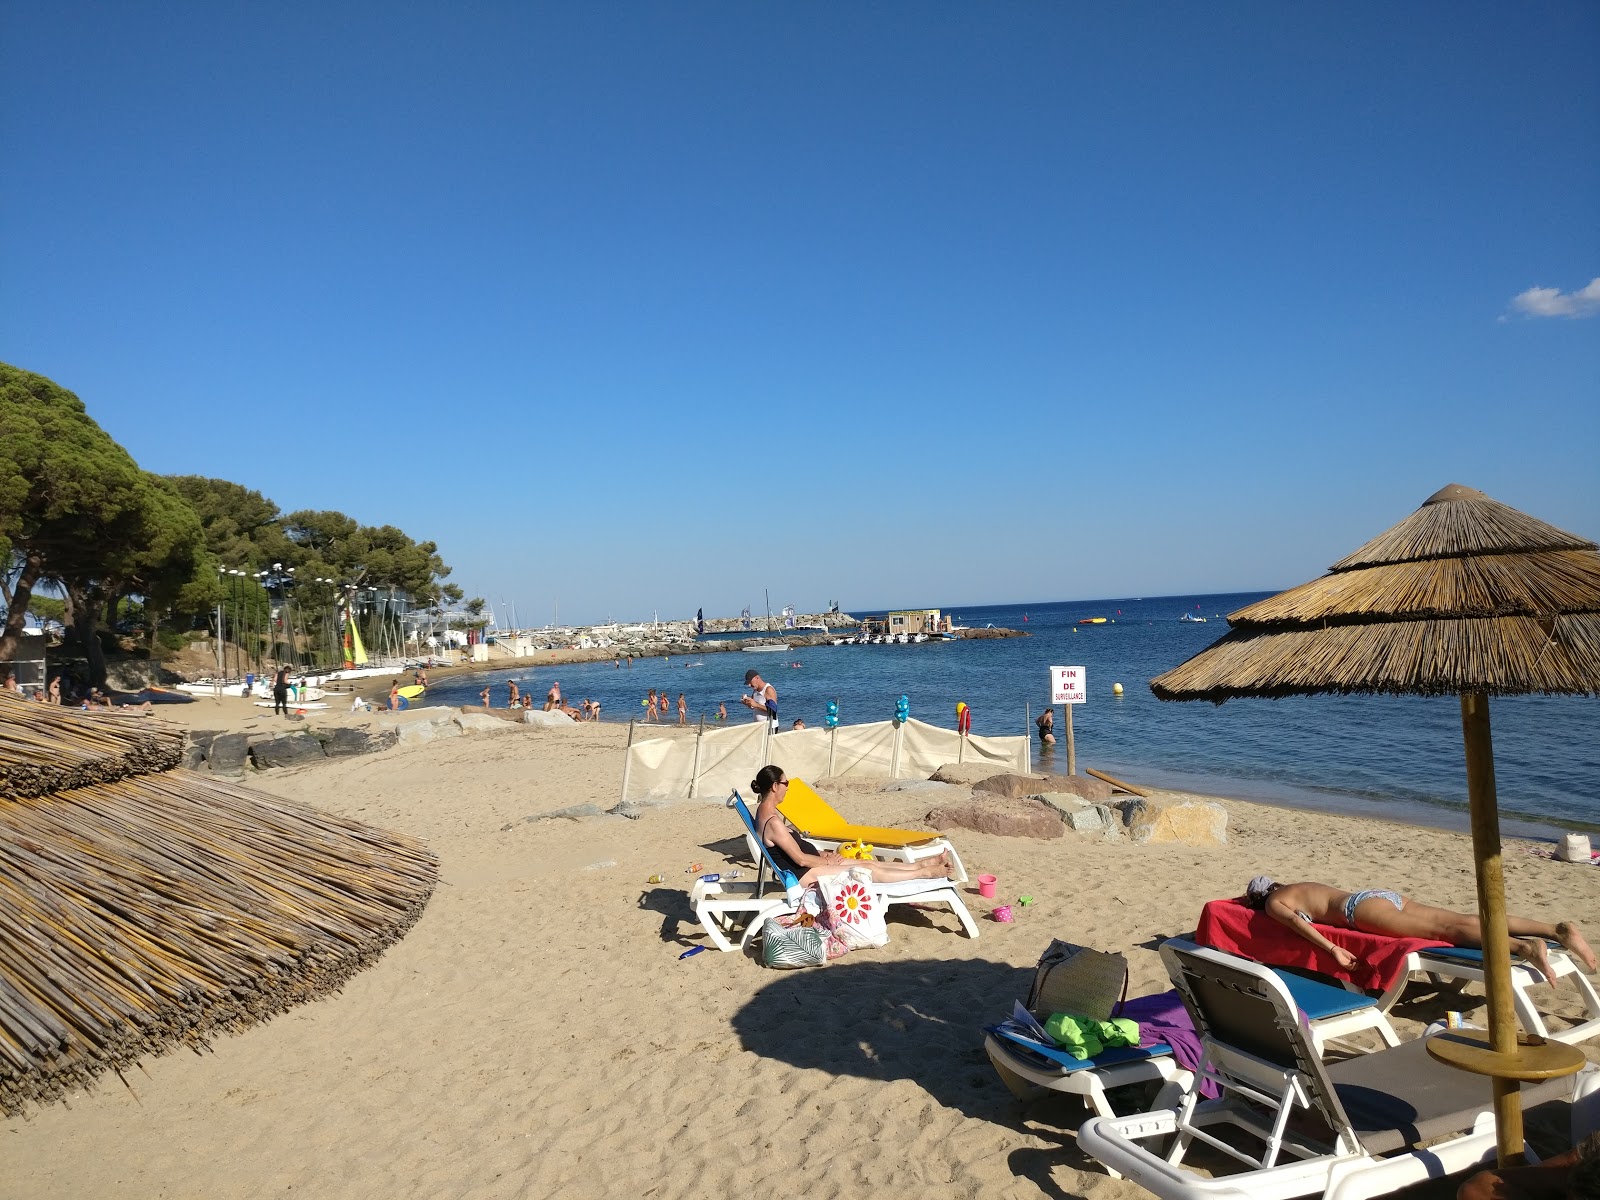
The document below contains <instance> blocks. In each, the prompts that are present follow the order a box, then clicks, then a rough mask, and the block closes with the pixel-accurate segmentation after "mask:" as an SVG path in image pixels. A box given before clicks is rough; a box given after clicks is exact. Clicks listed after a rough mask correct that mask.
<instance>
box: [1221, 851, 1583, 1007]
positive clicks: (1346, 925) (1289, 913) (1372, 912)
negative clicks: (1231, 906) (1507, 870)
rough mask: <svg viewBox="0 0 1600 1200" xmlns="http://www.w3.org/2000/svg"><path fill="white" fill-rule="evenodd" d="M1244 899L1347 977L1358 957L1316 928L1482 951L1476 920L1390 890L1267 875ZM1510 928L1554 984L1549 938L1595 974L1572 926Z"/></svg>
mask: <svg viewBox="0 0 1600 1200" xmlns="http://www.w3.org/2000/svg"><path fill="white" fill-rule="evenodd" d="M1244 899H1245V903H1246V904H1248V905H1249V906H1250V907H1251V908H1254V909H1259V910H1264V911H1265V912H1266V914H1267V915H1268V916H1270V917H1271V918H1272V919H1273V920H1274V921H1277V922H1278V923H1279V924H1280V925H1287V926H1288V927H1289V928H1290V929H1292V930H1294V931H1295V932H1296V933H1298V934H1299V935H1300V936H1301V937H1303V938H1305V940H1306V941H1308V942H1310V943H1311V944H1312V945H1313V946H1315V947H1317V949H1319V950H1321V951H1323V952H1324V953H1326V954H1328V955H1330V956H1331V957H1332V958H1333V960H1334V961H1335V962H1337V963H1338V964H1339V965H1340V966H1341V967H1343V968H1344V969H1345V970H1346V971H1348V970H1349V969H1350V968H1351V967H1353V966H1355V962H1356V956H1355V955H1353V954H1351V953H1350V951H1348V950H1345V949H1343V948H1342V947H1340V946H1335V945H1334V944H1333V943H1332V942H1330V941H1329V940H1328V939H1327V938H1325V937H1323V936H1322V934H1320V933H1318V932H1317V931H1316V930H1315V929H1313V928H1312V923H1313V922H1315V923H1316V924H1318V925H1332V926H1333V927H1334V928H1336V929H1359V930H1361V931H1362V932H1364V933H1380V934H1384V935H1385V936H1388V937H1404V938H1426V939H1428V940H1429V941H1435V942H1449V943H1450V944H1451V945H1452V946H1470V947H1472V948H1474V949H1479V950H1481V949H1482V948H1483V930H1482V928H1481V927H1480V926H1479V924H1478V918H1477V917H1469V916H1468V915H1467V914H1465V913H1458V912H1451V911H1450V910H1449V909H1447V908H1432V907H1430V906H1428V905H1426V904H1418V903H1417V902H1416V901H1415V900H1407V899H1406V898H1405V897H1404V896H1402V895H1401V894H1400V893H1399V892H1391V891H1389V890H1388V889H1386V888H1368V889H1367V890H1365V891H1359V892H1345V891H1341V890H1340V889H1338V888H1336V887H1330V886H1329V885H1328V884H1326V883H1274V882H1273V881H1272V880H1271V879H1269V878H1267V877H1266V876H1265V875H1257V876H1256V877H1255V878H1254V879H1252V880H1251V881H1250V884H1249V886H1248V887H1247V888H1246V889H1245V895H1244ZM1506 925H1507V926H1508V928H1509V929H1510V931H1511V949H1512V950H1513V951H1514V952H1515V953H1517V954H1520V955H1521V956H1522V957H1523V958H1525V959H1527V960H1528V962H1529V963H1530V964H1532V966H1533V968H1534V969H1535V970H1536V971H1538V972H1539V974H1540V975H1541V976H1543V977H1544V978H1545V979H1546V980H1548V981H1549V982H1551V983H1554V982H1555V973H1554V972H1553V971H1552V970H1551V968H1550V956H1549V955H1548V954H1547V953H1546V952H1545V940H1546V939H1547V938H1548V939H1551V940H1554V941H1557V942H1560V943H1561V944H1562V945H1563V946H1564V947H1566V949H1567V952H1568V953H1570V954H1573V955H1576V956H1577V958H1578V959H1579V961H1581V962H1582V963H1583V966H1584V969H1585V970H1586V971H1590V972H1592V971H1593V970H1594V969H1595V958H1594V951H1592V950H1590V949H1589V943H1588V942H1586V941H1584V939H1583V934H1581V933H1579V932H1578V927H1577V926H1576V925H1574V924H1573V923H1572V922H1571V921H1562V922H1561V923H1560V924H1557V925H1547V924H1545V922H1543V921H1529V920H1526V919H1524V918H1522V917H1508V918H1507V919H1506Z"/></svg>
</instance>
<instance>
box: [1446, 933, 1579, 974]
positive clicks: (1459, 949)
mask: <svg viewBox="0 0 1600 1200" xmlns="http://www.w3.org/2000/svg"><path fill="white" fill-rule="evenodd" d="M1544 944H1545V945H1546V946H1549V947H1550V948H1551V949H1552V950H1559V949H1560V948H1561V943H1560V942H1552V941H1550V940H1549V939H1548V938H1546V939H1545V943H1544ZM1418 953H1420V954H1421V955H1422V957H1423V958H1447V959H1450V960H1451V961H1452V962H1459V963H1471V964H1473V965H1474V966H1481V965H1482V964H1483V951H1482V950H1479V949H1476V948H1474V947H1472V946H1429V947H1428V948H1427V949H1426V950H1421V951H1419V952H1418ZM1515 965H1516V966H1519V967H1527V968H1528V970H1530V971H1531V970H1533V967H1532V965H1531V964H1529V963H1526V962H1523V961H1522V960H1521V959H1518V960H1517V961H1516V963H1515Z"/></svg>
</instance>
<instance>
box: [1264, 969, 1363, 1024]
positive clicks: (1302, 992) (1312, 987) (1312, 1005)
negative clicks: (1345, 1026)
mask: <svg viewBox="0 0 1600 1200" xmlns="http://www.w3.org/2000/svg"><path fill="white" fill-rule="evenodd" d="M1272 970H1273V973H1274V974H1275V975H1277V977H1278V978H1279V979H1281V980H1283V985H1284V986H1285V987H1286V988H1288V989H1289V995H1291V996H1293V997H1294V1002H1295V1004H1296V1005H1297V1006H1298V1007H1299V1009H1300V1011H1301V1012H1303V1013H1304V1014H1305V1015H1306V1017H1307V1019H1308V1020H1312V1021H1320V1020H1321V1019H1322V1018H1323V1017H1333V1016H1338V1015H1339V1014H1340V1013H1350V1012H1355V1011H1356V1010H1357V1009H1362V1008H1371V1007H1373V1006H1374V1005H1376V1004H1377V1003H1378V1002H1377V1001H1376V1000H1374V999H1373V998H1372V997H1371V996H1368V995H1365V994H1363V993H1361V992H1347V991H1345V990H1344V988H1341V987H1334V986H1333V985H1332V984H1331V983H1318V982H1317V981H1316V980H1315V979H1307V978H1306V977H1305V976H1303V975H1296V974H1294V973H1293V972H1292V971H1279V970H1277V969H1276V968H1272Z"/></svg>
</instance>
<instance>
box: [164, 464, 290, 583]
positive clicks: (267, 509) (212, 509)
mask: <svg viewBox="0 0 1600 1200" xmlns="http://www.w3.org/2000/svg"><path fill="white" fill-rule="evenodd" d="M167 482H168V483H170V484H171V485H172V486H173V487H174V488H176V489H177V491H178V493H179V494H180V495H181V496H183V498H184V499H185V500H187V501H188V502H189V505H190V507H192V508H193V509H194V511H195V513H196V514H197V515H198V516H199V518H200V527H201V529H202V531H203V532H204V534H205V540H206V549H207V550H208V551H210V553H211V557H212V558H214V559H216V560H217V562H219V563H221V564H222V565H223V566H225V567H239V568H244V569H247V570H252V571H259V570H262V569H264V568H267V567H271V566H272V565H273V563H279V562H281V563H283V564H284V565H285V566H295V565H296V562H295V557H294V549H295V548H294V546H293V545H292V544H291V543H290V541H289V539H288V538H287V537H286V536H285V534H284V530H283V520H282V514H281V513H280V512H279V511H278V506H277V505H276V504H274V503H273V502H272V501H271V500H269V499H267V498H266V497H265V496H263V495H262V494H261V493H260V492H257V491H252V490H251V489H249V488H246V487H241V486H240V485H239V484H237V483H229V482H228V481H227V480H226V479H207V478H205V477H204V476H201V475H169V476H167Z"/></svg>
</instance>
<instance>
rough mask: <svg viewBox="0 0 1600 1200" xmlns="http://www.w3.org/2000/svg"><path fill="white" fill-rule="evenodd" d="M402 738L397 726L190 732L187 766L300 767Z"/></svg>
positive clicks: (234, 770)
mask: <svg viewBox="0 0 1600 1200" xmlns="http://www.w3.org/2000/svg"><path fill="white" fill-rule="evenodd" d="M397 741H399V735H398V733H397V732H396V731H395V730H393V729H374V730H368V729H355V728H349V727H345V728H339V729H297V730H295V731H293V732H292V733H278V732H272V733H219V732H216V731H213V730H206V729H197V730H195V731H194V732H192V733H191V734H189V739H188V742H187V744H186V745H185V746H184V750H183V765H184V766H185V767H188V768H189V769H190V770H191V771H209V772H211V774H213V775H235V776H237V775H243V774H244V773H245V770H246V769H247V768H252V767H253V768H255V769H257V770H265V769H267V768H270V767H298V766H303V765H305V764H306V763H309V762H320V761H322V760H323V759H325V758H346V757H348V756H350V755H352V754H372V753H374V752H376V751H379V750H387V749H388V748H389V747H390V746H393V745H394V744H395V743H396V742H397Z"/></svg>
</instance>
